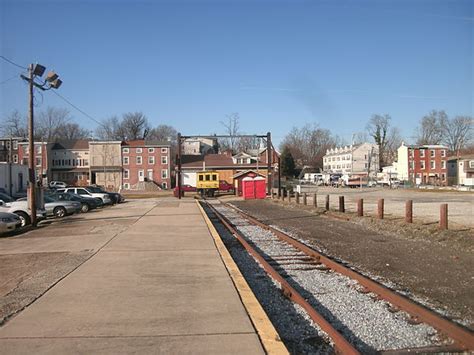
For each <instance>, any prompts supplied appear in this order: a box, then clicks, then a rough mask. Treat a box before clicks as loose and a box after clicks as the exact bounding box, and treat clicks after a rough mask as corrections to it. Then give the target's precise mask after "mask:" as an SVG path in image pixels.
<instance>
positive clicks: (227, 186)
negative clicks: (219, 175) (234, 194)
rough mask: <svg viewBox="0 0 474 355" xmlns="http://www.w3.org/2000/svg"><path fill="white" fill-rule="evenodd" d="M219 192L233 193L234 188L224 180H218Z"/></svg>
mask: <svg viewBox="0 0 474 355" xmlns="http://www.w3.org/2000/svg"><path fill="white" fill-rule="evenodd" d="M219 191H225V192H231V191H234V186H233V185H231V184H229V183H228V182H227V181H225V180H219Z"/></svg>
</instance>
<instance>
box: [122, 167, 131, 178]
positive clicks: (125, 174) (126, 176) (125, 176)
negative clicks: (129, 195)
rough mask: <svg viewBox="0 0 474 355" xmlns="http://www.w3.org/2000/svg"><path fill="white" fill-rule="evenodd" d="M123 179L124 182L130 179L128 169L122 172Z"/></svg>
mask: <svg viewBox="0 0 474 355" xmlns="http://www.w3.org/2000/svg"><path fill="white" fill-rule="evenodd" d="M123 178H124V179H126V180H128V179H130V170H128V169H124V170H123Z"/></svg>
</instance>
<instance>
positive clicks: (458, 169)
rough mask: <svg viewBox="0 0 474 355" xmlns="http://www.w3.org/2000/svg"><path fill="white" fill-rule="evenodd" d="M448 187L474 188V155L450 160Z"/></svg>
mask: <svg viewBox="0 0 474 355" xmlns="http://www.w3.org/2000/svg"><path fill="white" fill-rule="evenodd" d="M448 185H462V186H471V187H474V154H466V155H461V156H458V157H450V158H448Z"/></svg>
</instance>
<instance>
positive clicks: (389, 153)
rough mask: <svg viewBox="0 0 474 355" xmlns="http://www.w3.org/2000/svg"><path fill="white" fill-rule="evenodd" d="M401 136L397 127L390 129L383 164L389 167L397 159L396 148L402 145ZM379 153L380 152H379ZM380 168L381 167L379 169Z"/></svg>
mask: <svg viewBox="0 0 474 355" xmlns="http://www.w3.org/2000/svg"><path fill="white" fill-rule="evenodd" d="M402 141H403V139H402V136H401V134H400V130H399V129H398V127H391V128H390V130H389V133H388V136H387V142H386V145H385V151H384V157H383V162H384V163H385V164H387V165H391V164H392V163H393V162H394V161H395V160H397V158H398V156H397V155H398V147H400V145H401V144H402ZM379 153H380V152H379ZM380 168H382V167H380Z"/></svg>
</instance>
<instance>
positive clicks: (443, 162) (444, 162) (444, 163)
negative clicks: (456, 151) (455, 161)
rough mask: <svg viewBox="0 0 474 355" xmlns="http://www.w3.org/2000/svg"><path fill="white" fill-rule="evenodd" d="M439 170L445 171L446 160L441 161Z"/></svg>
mask: <svg viewBox="0 0 474 355" xmlns="http://www.w3.org/2000/svg"><path fill="white" fill-rule="evenodd" d="M441 169H446V160H441Z"/></svg>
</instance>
